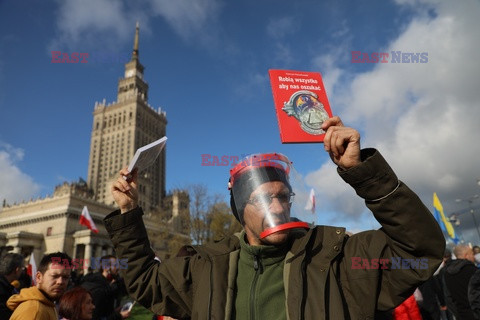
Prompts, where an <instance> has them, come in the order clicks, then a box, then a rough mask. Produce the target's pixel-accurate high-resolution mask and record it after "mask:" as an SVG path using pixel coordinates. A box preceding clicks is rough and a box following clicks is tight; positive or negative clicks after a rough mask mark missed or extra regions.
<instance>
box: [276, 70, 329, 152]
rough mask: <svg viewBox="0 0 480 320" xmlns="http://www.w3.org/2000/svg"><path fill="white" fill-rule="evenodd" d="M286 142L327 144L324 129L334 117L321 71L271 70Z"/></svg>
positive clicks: (282, 136) (282, 132) (281, 129)
mask: <svg viewBox="0 0 480 320" xmlns="http://www.w3.org/2000/svg"><path fill="white" fill-rule="evenodd" d="M269 74H270V83H271V85H272V92H273V101H274V103H275V111H276V113H277V120H278V127H279V129H280V138H281V140H282V143H303V142H323V138H324V137H325V131H323V130H322V128H321V126H322V124H323V122H324V121H325V120H327V119H328V118H331V117H332V111H331V109H330V104H329V103H328V98H327V93H326V92H325V87H324V86H323V81H322V75H321V74H320V73H318V72H306V71H294V70H269Z"/></svg>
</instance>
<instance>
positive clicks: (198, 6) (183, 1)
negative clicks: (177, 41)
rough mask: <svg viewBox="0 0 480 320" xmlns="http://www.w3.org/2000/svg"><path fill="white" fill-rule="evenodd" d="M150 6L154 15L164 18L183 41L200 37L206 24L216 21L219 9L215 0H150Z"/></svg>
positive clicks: (218, 4) (219, 6)
mask: <svg viewBox="0 0 480 320" xmlns="http://www.w3.org/2000/svg"><path fill="white" fill-rule="evenodd" d="M151 4H152V8H153V11H154V14H156V15H160V16H162V17H163V18H165V20H166V21H167V22H168V23H169V24H170V26H171V27H172V28H173V29H174V31H175V32H176V33H177V34H179V35H180V36H182V37H183V38H184V39H192V38H193V37H194V36H200V35H201V34H202V33H203V32H204V31H205V29H206V28H207V27H208V23H209V22H212V21H215V20H216V19H217V17H218V14H219V12H220V8H221V5H220V3H219V1H217V0H197V1H189V0H175V1H170V0H152V1H151ZM210 31H212V30H210ZM207 35H208V34H203V36H207Z"/></svg>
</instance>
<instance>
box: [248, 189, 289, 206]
mask: <svg viewBox="0 0 480 320" xmlns="http://www.w3.org/2000/svg"><path fill="white" fill-rule="evenodd" d="M294 197H295V193H294V192H290V193H281V194H278V195H272V194H258V195H256V196H254V197H252V198H250V199H248V201H247V203H249V204H251V205H254V206H255V207H257V208H260V207H262V206H263V207H267V208H268V207H269V206H270V205H271V204H272V202H273V199H274V198H277V199H278V201H279V202H280V204H282V205H286V204H289V205H290V204H292V202H293V199H294Z"/></svg>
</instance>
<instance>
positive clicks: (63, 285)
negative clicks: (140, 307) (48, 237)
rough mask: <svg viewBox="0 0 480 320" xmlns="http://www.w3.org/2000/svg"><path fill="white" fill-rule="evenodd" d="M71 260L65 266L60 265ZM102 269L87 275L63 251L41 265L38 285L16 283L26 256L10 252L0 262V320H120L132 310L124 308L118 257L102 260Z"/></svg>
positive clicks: (38, 270) (103, 258)
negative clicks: (74, 265)
mask: <svg viewBox="0 0 480 320" xmlns="http://www.w3.org/2000/svg"><path fill="white" fill-rule="evenodd" d="M65 260H66V261H68V263H66V264H63V263H61V262H64V261H65ZM101 260H102V261H108V263H102V264H101V268H100V270H98V271H93V272H91V273H88V274H86V275H85V276H78V275H77V273H78V271H79V270H75V269H71V268H70V267H65V265H71V259H70V257H69V256H68V255H67V254H65V253H62V252H56V253H51V254H47V255H45V256H44V257H43V258H42V259H41V261H40V264H39V265H38V269H37V273H36V274H35V284H34V285H32V282H31V281H32V279H30V284H27V285H25V287H24V288H21V287H16V286H15V285H14V284H15V283H16V282H18V279H19V278H20V277H21V275H22V274H24V273H25V266H24V263H25V262H24V261H25V259H24V257H23V256H22V255H20V254H17V253H7V254H6V255H5V256H4V257H2V259H1V261H0V319H2V320H3V319H12V320H26V319H35V320H40V319H41V320H43V319H45V320H60V319H63V320H92V319H93V320H121V319H127V318H128V317H129V316H130V312H131V310H129V309H122V306H123V304H122V303H123V302H124V298H126V297H127V291H126V288H125V284H124V281H123V280H122V278H121V277H120V276H119V274H118V269H117V263H116V257H115V256H112V255H107V256H104V257H102V259H101Z"/></svg>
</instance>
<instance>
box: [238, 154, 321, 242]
mask: <svg viewBox="0 0 480 320" xmlns="http://www.w3.org/2000/svg"><path fill="white" fill-rule="evenodd" d="M298 177H299V176H298V174H296V172H295V170H294V169H293V166H292V163H291V162H290V161H289V160H288V158H287V157H286V156H284V155H282V154H279V153H266V154H254V155H250V156H248V157H246V158H244V159H243V160H242V161H241V162H239V163H238V164H237V166H236V167H234V168H233V169H232V170H230V182H229V189H231V191H232V197H233V200H234V202H235V208H236V211H237V212H236V213H237V216H238V219H239V220H240V223H242V224H245V220H246V219H248V220H249V221H254V222H253V223H254V224H255V225H256V226H258V227H259V228H260V225H261V229H262V231H261V232H260V238H261V239H263V238H265V237H267V236H269V235H271V234H274V233H276V232H280V231H284V230H289V229H295V228H306V229H308V228H309V221H308V217H306V216H305V214H304V211H305V210H304V207H305V204H303V205H302V204H300V203H299V201H304V200H305V199H304V198H305V197H304V196H303V195H304V194H305V193H306V192H304V190H297V189H298V188H296V187H297V186H298V185H302V184H301V182H300V181H297V178H298ZM300 189H302V188H300ZM298 191H299V192H300V197H299V198H298V197H297V192H298ZM311 219H312V217H310V220H311Z"/></svg>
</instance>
